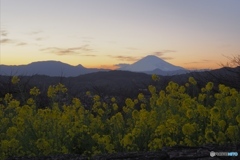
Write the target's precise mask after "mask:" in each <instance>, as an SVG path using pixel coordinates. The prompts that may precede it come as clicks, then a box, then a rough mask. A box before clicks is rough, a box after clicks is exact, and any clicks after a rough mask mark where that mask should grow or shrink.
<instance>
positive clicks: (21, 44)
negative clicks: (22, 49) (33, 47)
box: [16, 42, 27, 46]
mask: <svg viewBox="0 0 240 160" xmlns="http://www.w3.org/2000/svg"><path fill="white" fill-rule="evenodd" d="M16 45H17V46H25V45H27V43H25V42H20V43H17V44H16Z"/></svg>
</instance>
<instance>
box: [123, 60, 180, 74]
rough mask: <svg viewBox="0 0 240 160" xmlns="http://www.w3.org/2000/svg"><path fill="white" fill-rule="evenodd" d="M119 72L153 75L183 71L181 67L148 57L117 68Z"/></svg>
mask: <svg viewBox="0 0 240 160" xmlns="http://www.w3.org/2000/svg"><path fill="white" fill-rule="evenodd" d="M119 70H125V71H132V72H145V73H147V72H150V73H155V72H154V71H158V72H159V71H162V72H172V71H179V70H181V71H182V70H185V69H184V68H182V67H178V66H175V65H172V64H170V63H168V62H166V61H164V60H162V59H161V58H158V57H157V56H153V55H149V56H146V57H144V58H142V59H141V60H139V61H137V62H135V63H133V64H131V65H128V66H124V67H121V68H119ZM165 74H167V73H165Z"/></svg>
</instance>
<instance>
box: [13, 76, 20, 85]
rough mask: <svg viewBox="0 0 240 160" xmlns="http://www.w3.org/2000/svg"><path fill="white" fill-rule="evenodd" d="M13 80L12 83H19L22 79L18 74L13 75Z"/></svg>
mask: <svg viewBox="0 0 240 160" xmlns="http://www.w3.org/2000/svg"><path fill="white" fill-rule="evenodd" d="M11 81H12V84H17V83H18V82H19V81H20V79H19V78H18V76H13V77H12V80H11Z"/></svg>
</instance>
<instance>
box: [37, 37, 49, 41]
mask: <svg viewBox="0 0 240 160" xmlns="http://www.w3.org/2000/svg"><path fill="white" fill-rule="evenodd" d="M45 39H47V38H46V37H38V38H35V40H36V41H42V40H45Z"/></svg>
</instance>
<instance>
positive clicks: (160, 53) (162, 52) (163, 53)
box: [153, 50, 176, 60]
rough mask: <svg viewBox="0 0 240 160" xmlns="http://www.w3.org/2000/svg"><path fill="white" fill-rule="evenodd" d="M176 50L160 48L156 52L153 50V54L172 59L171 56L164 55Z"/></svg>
mask: <svg viewBox="0 0 240 160" xmlns="http://www.w3.org/2000/svg"><path fill="white" fill-rule="evenodd" d="M173 52H176V51H175V50H162V51H158V52H154V53H153V55H155V56H158V57H160V58H161V59H164V60H170V59H173V57H169V56H168V57H166V56H164V55H165V54H166V53H173Z"/></svg>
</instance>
